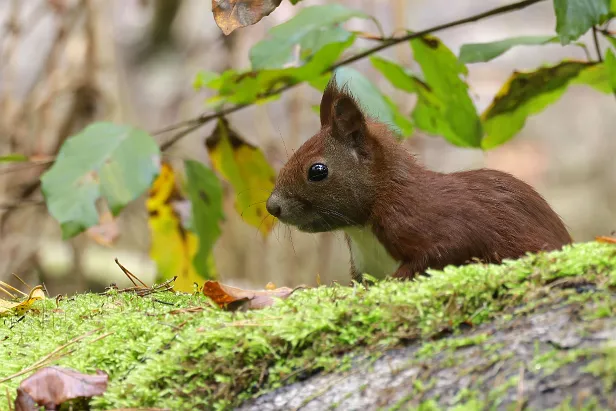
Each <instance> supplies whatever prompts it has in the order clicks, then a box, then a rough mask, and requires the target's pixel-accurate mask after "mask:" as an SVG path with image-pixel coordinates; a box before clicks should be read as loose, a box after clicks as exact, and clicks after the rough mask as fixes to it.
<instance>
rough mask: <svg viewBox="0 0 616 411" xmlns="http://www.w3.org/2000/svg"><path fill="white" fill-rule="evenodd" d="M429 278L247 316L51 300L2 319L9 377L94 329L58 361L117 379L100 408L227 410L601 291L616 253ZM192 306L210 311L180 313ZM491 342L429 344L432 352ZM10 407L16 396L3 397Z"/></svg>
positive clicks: (316, 296) (601, 247)
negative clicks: (447, 335) (567, 283)
mask: <svg viewBox="0 0 616 411" xmlns="http://www.w3.org/2000/svg"><path fill="white" fill-rule="evenodd" d="M431 274H432V276H431V277H429V278H420V279H418V280H417V281H415V282H397V281H393V280H391V281H383V282H381V283H379V284H376V285H374V286H371V287H370V288H369V289H368V290H365V289H363V288H360V287H356V288H348V287H341V286H332V287H319V288H317V289H312V290H306V291H302V292H297V293H295V294H294V295H293V296H292V297H291V298H289V299H287V300H283V301H279V302H277V303H276V304H275V305H274V306H273V307H271V308H268V309H265V310H259V311H252V312H246V313H229V312H224V311H221V310H219V309H217V308H214V307H212V305H211V304H209V303H208V302H207V300H206V299H205V298H204V297H200V296H187V295H173V294H170V293H169V294H157V295H155V296H150V297H145V298H141V297H136V296H134V295H129V294H117V293H114V294H110V295H104V296H101V295H90V294H86V295H78V296H76V297H74V298H72V299H68V300H63V301H61V302H60V303H59V306H58V307H56V303H55V301H46V302H44V303H42V304H41V305H40V310H39V312H38V313H30V314H28V315H27V316H25V317H24V318H23V319H21V320H19V319H18V318H16V317H14V318H5V319H3V320H0V321H3V323H2V324H3V327H1V328H0V341H1V342H2V350H0V364H2V365H3V366H2V370H1V371H0V379H2V378H3V377H6V376H8V375H11V374H13V373H16V372H18V371H20V370H22V369H24V368H25V367H28V366H30V365H31V364H33V363H35V362H36V361H38V360H39V359H41V358H43V357H45V356H46V355H48V354H49V353H51V352H52V351H54V350H55V349H56V348H58V347H59V346H61V345H63V344H66V343H67V342H69V341H70V340H71V339H73V338H75V337H78V336H81V335H84V334H85V333H87V332H92V335H90V336H88V337H86V338H84V339H83V340H82V341H80V342H77V343H75V344H72V345H70V346H69V347H67V348H66V350H65V352H66V351H71V352H70V353H68V354H67V355H65V356H63V357H61V358H59V359H57V361H56V362H55V364H58V365H63V366H69V367H73V368H76V369H78V370H80V371H82V372H86V373H94V372H95V371H96V370H97V369H101V370H104V371H105V372H107V373H108V374H109V375H110V385H109V389H108V391H107V393H106V394H105V395H104V396H103V397H100V398H96V399H94V400H93V402H92V405H93V406H94V407H95V408H97V409H110V408H122V407H125V408H128V407H165V408H170V409H174V410H180V409H203V408H210V407H212V406H214V407H215V408H218V409H226V408H229V407H231V406H232V405H235V404H237V403H239V402H241V401H242V400H245V399H247V398H250V397H252V396H254V395H256V394H257V393H260V392H264V391H267V390H269V389H272V388H275V387H278V386H281V385H283V384H287V383H289V382H291V381H293V380H294V379H296V378H297V377H298V376H299V375H301V374H303V373H310V372H312V371H314V370H316V369H324V370H329V369H333V368H334V367H339V366H340V365H341V364H347V365H348V364H349V363H348V362H346V361H348V358H346V357H344V356H343V354H346V353H351V352H352V353H357V352H358V351H357V350H361V349H362V347H364V348H368V350H367V352H371V353H374V352H380V351H382V350H385V349H388V348H391V347H393V346H395V345H397V344H400V343H401V342H408V341H409V340H412V339H416V338H426V339H427V338H429V337H435V336H438V335H440V334H441V333H442V332H443V331H445V330H452V329H453V330H455V329H456V328H457V327H458V326H460V325H461V324H463V323H472V324H474V325H477V324H480V323H482V322H485V321H488V320H492V319H494V318H497V317H498V316H499V315H500V314H501V313H502V311H503V310H505V309H508V308H510V307H514V306H518V305H521V304H525V303H528V302H529V301H536V300H537V296H541V295H545V289H546V287H547V286H548V285H549V284H552V283H553V282H555V281H557V280H559V279H561V278H565V277H571V278H575V277H584V280H585V282H587V283H592V284H594V285H596V286H597V287H599V288H607V287H612V286H614V285H616V248H615V247H613V246H611V245H608V244H599V243H584V244H576V245H574V246H570V247H566V248H565V249H564V250H563V251H559V252H552V253H546V254H540V255H532V256H528V257H526V258H524V259H521V260H518V261H509V262H506V263H505V264H503V265H500V266H492V265H470V266H464V267H459V268H454V267H449V268H446V269H445V270H444V271H434V272H432V273H431ZM161 301H162V302H161ZM169 304H171V305H169ZM194 306H204V307H205V308H204V309H203V310H202V311H198V312H192V313H188V312H175V313H174V310H177V309H179V308H186V307H194ZM610 312H612V311H610ZM108 333H109V334H108ZM106 334H108V335H106ZM104 335H106V336H105V337H104V338H101V337H102V336H104ZM485 339H486V337H485V336H475V337H472V338H468V337H462V338H456V339H452V341H449V342H447V343H441V342H438V341H432V342H429V343H428V342H427V343H425V345H424V347H425V348H423V350H424V351H423V352H422V354H423V355H424V356H429V355H433V354H435V353H437V352H440V350H455V349H456V348H459V347H462V346H468V345H472V344H479V343H482V342H483V341H485ZM547 360H548V359H545V361H547ZM595 371H596V372H597V373H599V374H601V375H603V374H605V372H607V371H602V370H601V369H600V368H599V367H596V368H595ZM25 377H26V376H21V377H19V378H15V379H12V380H10V381H9V382H8V383H6V385H7V387H8V389H9V391H10V392H12V393H14V392H15V388H16V387H17V385H18V384H19V382H20V381H21V380H22V379H23V378H25ZM495 395H496V394H495ZM469 401H470V400H469ZM431 404H432V405H434V403H431V402H426V403H425V405H422V406H421V407H423V408H421V407H420V409H423V410H429V409H431V408H429V407H431V406H432V405H431ZM469 404H471V402H469ZM471 405H472V404H471ZM469 406H470V405H469ZM0 407H6V403H3V402H2V401H0ZM463 409H465V408H461V410H463ZM469 409H470V408H469Z"/></svg>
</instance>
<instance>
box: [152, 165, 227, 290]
mask: <svg viewBox="0 0 616 411" xmlns="http://www.w3.org/2000/svg"><path fill="white" fill-rule="evenodd" d="M146 206H147V209H148V214H149V218H148V225H149V227H150V233H151V245H150V257H151V258H152V260H154V261H155V262H156V266H157V268H158V275H159V277H160V278H161V279H169V278H173V277H174V276H177V279H176V280H175V283H174V289H175V290H177V291H183V292H193V291H194V290H195V284H197V286H198V285H199V284H201V283H202V282H203V280H204V279H203V278H201V277H200V276H199V274H198V273H197V271H196V270H195V267H194V265H193V259H194V257H195V254H196V253H197V249H198V248H199V238H198V237H197V236H196V235H195V234H193V233H192V232H190V231H188V230H187V229H186V228H185V227H184V225H183V223H182V216H181V211H182V210H190V204H189V203H188V201H187V200H186V199H185V198H184V197H183V196H182V194H181V193H180V191H179V189H178V187H177V184H176V176H175V173H174V171H173V169H172V168H171V166H170V165H169V164H167V163H163V164H162V166H161V171H160V174H159V176H158V178H157V179H156V180H155V181H154V183H153V184H152V187H151V188H150V191H149V194H148V199H147V200H146ZM208 264H209V265H210V267H211V271H210V272H211V273H214V274H215V273H216V272H215V266H214V258H213V255H212V254H210V255H209V256H208Z"/></svg>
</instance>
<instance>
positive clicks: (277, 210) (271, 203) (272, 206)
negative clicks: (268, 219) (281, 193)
mask: <svg viewBox="0 0 616 411" xmlns="http://www.w3.org/2000/svg"><path fill="white" fill-rule="evenodd" d="M265 208H267V212H268V213H270V214H271V215H273V216H274V217H276V218H278V217H280V214H281V213H282V207H281V206H280V203H279V202H278V200H277V198H276V196H273V195H271V196H270V197H269V198H268V199H267V203H266V204H265Z"/></svg>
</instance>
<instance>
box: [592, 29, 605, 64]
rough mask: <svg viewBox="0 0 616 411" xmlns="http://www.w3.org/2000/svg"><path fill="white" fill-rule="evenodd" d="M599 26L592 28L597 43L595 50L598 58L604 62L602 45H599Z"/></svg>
mask: <svg viewBox="0 0 616 411" xmlns="http://www.w3.org/2000/svg"><path fill="white" fill-rule="evenodd" d="M597 31H598V30H597V28H596V27H593V28H592V39H593V42H594V43H595V50H596V51H597V58H598V59H599V63H603V55H602V54H601V46H600V45H599V36H598V35H597Z"/></svg>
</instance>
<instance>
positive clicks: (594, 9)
mask: <svg viewBox="0 0 616 411" xmlns="http://www.w3.org/2000/svg"><path fill="white" fill-rule="evenodd" d="M554 12H555V13H556V33H558V36H559V38H560V42H561V44H563V45H566V44H569V43H571V42H572V41H573V40H576V39H578V38H579V37H581V36H582V35H583V34H584V33H586V32H587V31H588V30H590V29H591V28H592V27H593V26H596V25H598V24H601V23H603V22H605V19H606V18H607V16H608V14H609V12H610V0H554Z"/></svg>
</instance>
